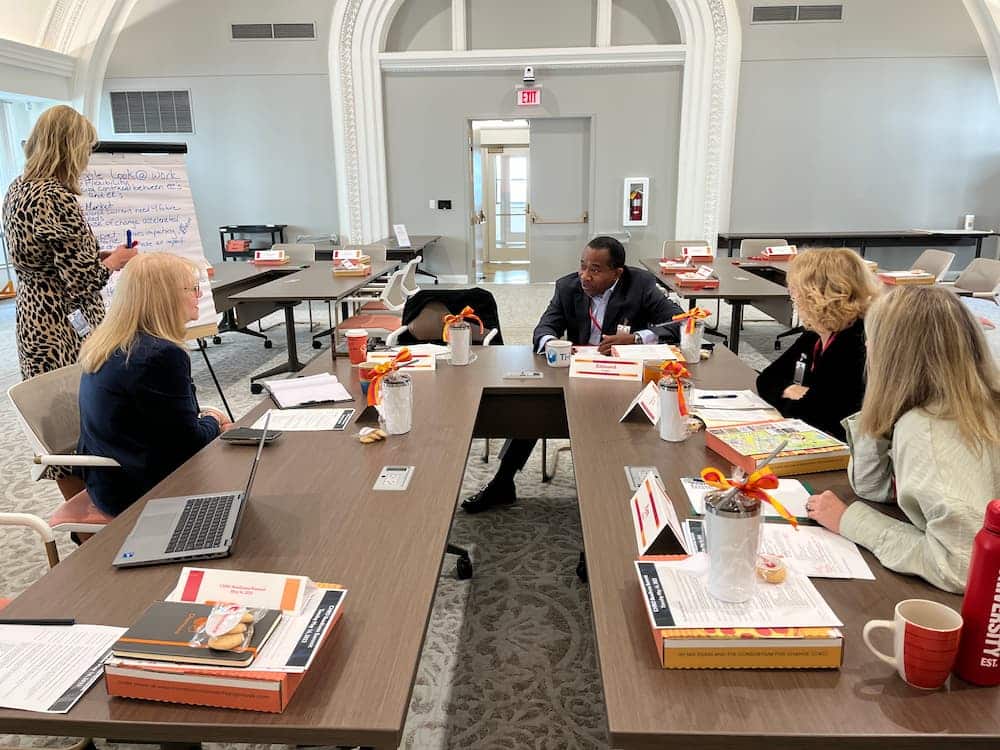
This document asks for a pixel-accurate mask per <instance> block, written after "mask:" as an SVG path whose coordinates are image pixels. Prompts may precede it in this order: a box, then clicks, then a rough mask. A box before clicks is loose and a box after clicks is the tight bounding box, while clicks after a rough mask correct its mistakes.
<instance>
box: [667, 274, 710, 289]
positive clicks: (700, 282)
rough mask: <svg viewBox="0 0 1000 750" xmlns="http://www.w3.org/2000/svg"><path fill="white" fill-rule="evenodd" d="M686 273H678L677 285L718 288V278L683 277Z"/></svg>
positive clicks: (688, 287)
mask: <svg viewBox="0 0 1000 750" xmlns="http://www.w3.org/2000/svg"><path fill="white" fill-rule="evenodd" d="M683 276H684V274H678V275H677V277H676V278H677V286H682V287H685V288H687V289H718V288H719V280H718V279H686V278H683Z"/></svg>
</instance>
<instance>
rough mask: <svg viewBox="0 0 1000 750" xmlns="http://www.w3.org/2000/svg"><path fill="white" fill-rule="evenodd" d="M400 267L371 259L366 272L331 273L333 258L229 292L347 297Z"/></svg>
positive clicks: (269, 297)
mask: <svg viewBox="0 0 1000 750" xmlns="http://www.w3.org/2000/svg"><path fill="white" fill-rule="evenodd" d="M397 268H399V263H398V262H397V261H393V260H389V261H385V262H382V263H372V272H371V273H370V274H369V275H368V276H334V275H333V261H329V260H317V261H313V262H312V263H310V264H309V265H307V266H306V267H304V268H303V269H301V270H300V271H298V272H297V273H292V274H288V275H286V276H283V277H282V278H280V279H275V280H274V281H269V282H267V283H266V284H260V285H259V286H255V287H253V288H252V289H247V290H246V291H244V292H240V293H239V294H234V295H232V299H233V300H235V301H237V302H296V301H302V300H336V299H340V298H342V297H348V296H350V295H351V294H353V293H354V292H356V291H357V290H358V289H360V288H361V287H363V286H365V285H366V284H370V283H371V282H372V281H373V280H374V279H377V278H378V277H379V276H382V275H384V274H386V273H389V272H390V271H395V270H396V269H397Z"/></svg>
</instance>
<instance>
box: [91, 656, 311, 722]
mask: <svg viewBox="0 0 1000 750" xmlns="http://www.w3.org/2000/svg"><path fill="white" fill-rule="evenodd" d="M305 674H306V673H305V672H254V671H252V670H246V669H217V670H190V669H184V668H183V667H166V666H152V665H146V664H124V663H120V662H116V661H110V662H108V663H107V664H105V665H104V683H105V685H106V686H107V689H108V695H113V696H116V697H118V698H138V699H139V700H147V701H161V702H164V703H185V704H187V705H189V706H215V707H217V708H239V709H244V710H247V711H267V712H269V713H281V712H282V711H284V710H285V708H286V707H287V706H288V703H289V701H290V700H291V699H292V696H293V695H294V694H295V690H296V689H297V688H298V686H299V683H301V682H302V678H303V677H305Z"/></svg>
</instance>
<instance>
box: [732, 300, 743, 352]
mask: <svg viewBox="0 0 1000 750" xmlns="http://www.w3.org/2000/svg"><path fill="white" fill-rule="evenodd" d="M729 304H730V305H731V306H732V308H733V310H732V315H731V319H730V321H729V351H731V352H732V353H733V354H739V353H740V328H742V327H743V305H744V302H743V300H730V301H729Z"/></svg>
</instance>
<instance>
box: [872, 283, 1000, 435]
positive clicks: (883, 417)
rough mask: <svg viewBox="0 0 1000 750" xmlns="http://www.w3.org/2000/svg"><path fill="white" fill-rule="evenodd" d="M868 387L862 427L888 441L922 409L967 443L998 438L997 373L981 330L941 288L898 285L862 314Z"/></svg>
mask: <svg viewBox="0 0 1000 750" xmlns="http://www.w3.org/2000/svg"><path fill="white" fill-rule="evenodd" d="M865 331H866V333H867V335H868V385H867V388H866V390H865V400H864V403H863V405H862V407H861V419H860V427H861V429H862V431H864V432H865V433H867V434H869V435H873V436H875V437H884V438H888V437H889V436H890V435H891V434H892V430H893V426H894V425H895V424H896V422H897V421H898V420H899V418H900V417H902V416H903V415H904V414H905V413H906V412H908V411H910V410H911V409H916V408H918V407H923V408H925V409H927V410H928V411H929V412H931V413H932V414H934V415H935V416H938V417H941V418H943V419H951V420H954V421H955V422H956V423H957V425H958V429H959V432H960V434H961V435H962V437H963V439H964V440H965V441H966V442H967V443H968V445H969V447H970V448H972V449H974V450H977V451H978V450H980V449H981V448H982V447H983V446H985V445H987V444H989V443H996V442H997V441H1000V373H998V371H997V365H996V363H995V362H994V361H993V356H992V354H991V352H990V350H989V349H988V348H987V345H986V339H985V338H984V336H983V332H982V330H981V329H980V327H979V324H978V323H977V322H976V320H975V318H973V317H972V314H971V313H970V312H969V311H968V310H967V309H966V307H965V305H963V304H962V302H961V301H960V300H959V298H958V297H957V296H956V295H955V294H952V293H951V292H949V291H948V290H946V289H942V288H940V287H913V286H910V287H897V288H896V289H894V290H893V291H891V292H889V293H888V294H886V295H884V296H883V297H882V298H881V299H879V300H878V302H876V303H875V305H874V306H873V307H872V309H871V312H869V314H868V317H867V318H866V319H865Z"/></svg>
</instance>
